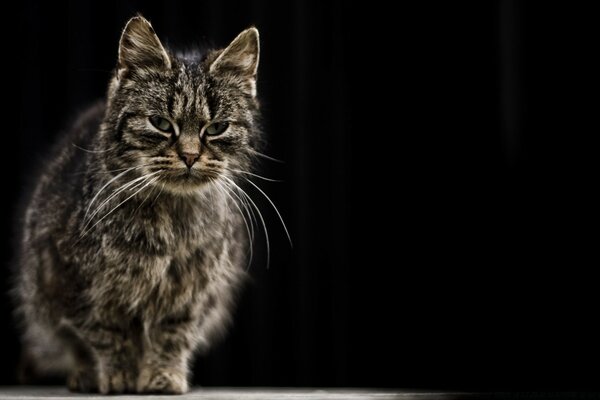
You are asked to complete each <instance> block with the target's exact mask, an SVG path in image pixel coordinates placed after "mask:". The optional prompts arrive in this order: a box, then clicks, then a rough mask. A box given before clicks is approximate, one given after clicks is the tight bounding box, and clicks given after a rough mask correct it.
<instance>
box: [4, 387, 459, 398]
mask: <svg viewBox="0 0 600 400" xmlns="http://www.w3.org/2000/svg"><path fill="white" fill-rule="evenodd" d="M142 397H144V398H146V397H148V398H153V399H171V400H275V399H309V400H367V399H368V400H371V399H373V400H413V399H414V400H438V399H442V400H450V399H459V398H465V397H463V396H462V395H461V394H459V393H455V394H450V393H446V394H442V393H428V392H420V393H419V392H417V393H415V392H406V391H389V390H381V391H379V390H361V389H355V390H348V389H314V390H311V389H293V388H291V389H279V388H278V389H266V388H248V389H243V388H235V389H228V388H195V389H194V390H192V391H191V392H190V393H187V394H185V395H182V396H136V395H126V396H109V397H106V396H100V395H80V394H74V393H69V392H68V391H67V390H66V389H64V388H61V387H0V399H7V400H29V399H31V400H34V399H36V400H39V399H52V400H56V399H60V398H68V399H103V400H106V399H109V400H110V399H119V400H121V399H123V400H125V399H129V400H133V399H135V400H139V399H140V398H142ZM466 397H467V398H468V397H469V396H466Z"/></svg>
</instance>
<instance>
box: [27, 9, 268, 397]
mask: <svg viewBox="0 0 600 400" xmlns="http://www.w3.org/2000/svg"><path fill="white" fill-rule="evenodd" d="M240 38H241V39H240ZM119 55H120V58H119V69H118V70H117V72H116V74H115V78H114V79H113V81H112V82H111V86H110V88H109V94H108V100H107V103H106V104H107V105H104V104H99V105H97V106H95V107H93V108H91V109H90V110H88V111H87V112H86V113H85V114H84V115H83V116H82V117H81V118H80V119H79V120H78V122H77V123H76V124H75V126H74V127H73V129H71V131H70V132H69V133H68V134H67V135H65V137H63V139H62V141H61V142H60V143H59V145H58V146H57V147H56V149H55V152H54V154H53V155H52V158H51V159H50V160H49V162H48V163H47V164H45V166H44V168H43V173H42V174H41V177H40V178H39V180H38V182H37V185H36V187H35V190H34V193H33V195H32V198H31V201H30V203H29V205H28V207H27V209H26V214H25V220H24V226H23V231H24V233H23V237H22V241H21V249H20V257H19V263H20V270H19V274H18V279H17V286H16V290H15V293H16V295H17V299H18V301H19V308H18V315H19V317H20V318H21V319H22V322H23V328H24V335H23V344H24V346H25V349H26V351H27V353H28V358H29V360H30V362H32V363H33V368H34V369H37V370H38V371H40V372H44V370H51V369H57V368H59V369H60V368H67V371H66V372H67V373H68V374H69V378H68V384H69V387H70V388H71V389H73V390H79V391H90V390H99V391H100V392H102V393H111V392H112V393H114V392H168V393H181V392H184V391H186V390H187V374H188V363H189V362H190V360H191V356H192V353H193V352H194V350H195V349H197V348H198V347H199V345H201V344H206V343H207V341H208V340H209V339H210V337H211V335H212V333H213V332H215V331H217V330H219V329H220V328H222V327H223V325H224V322H225V320H226V319H227V318H228V315H229V313H228V310H229V308H230V306H231V300H232V295H233V294H234V289H235V287H236V286H237V285H238V283H239V282H240V280H241V278H242V277H243V268H242V267H243V263H244V254H245V253H244V252H245V244H246V243H245V239H246V238H245V235H244V232H245V231H244V223H243V220H242V216H241V214H240V213H239V212H236V211H239V208H238V206H237V205H236V204H234V201H235V196H236V195H235V194H234V193H232V191H233V189H234V188H235V184H234V182H235V174H234V171H242V170H247V169H248V168H249V160H250V155H251V151H252V147H251V145H250V142H251V141H252V140H255V139H257V138H256V136H257V134H258V133H257V132H256V128H255V116H256V113H257V109H258V108H257V103H256V99H255V86H254V85H255V77H256V66H257V62H258V37H257V33H256V31H255V30H254V29H251V30H248V31H245V32H243V33H242V34H241V35H240V36H238V38H236V40H234V42H232V44H231V45H230V46H229V47H228V48H227V49H226V50H224V51H216V52H212V53H209V54H208V55H206V56H205V57H203V58H200V59H194V60H191V61H189V60H187V61H184V60H182V59H178V58H177V57H176V56H174V55H172V54H170V53H167V52H166V51H165V50H164V48H163V47H162V45H161V44H160V41H158V38H156V36H155V34H154V32H153V30H152V28H151V27H150V25H149V24H148V23H147V21H145V20H143V19H142V18H140V17H136V18H134V19H132V21H130V23H129V24H128V26H127V27H126V29H125V32H124V34H123V38H122V39H121V48H120V52H119ZM240 60H241V61H240ZM238 61H240V62H241V64H239V65H237V64H236V63H237V62H238ZM252 61H254V64H251V62H252ZM212 121H215V122H212ZM216 121H219V122H216ZM223 121H226V122H223ZM223 127H224V128H223ZM161 136H162V137H161Z"/></svg>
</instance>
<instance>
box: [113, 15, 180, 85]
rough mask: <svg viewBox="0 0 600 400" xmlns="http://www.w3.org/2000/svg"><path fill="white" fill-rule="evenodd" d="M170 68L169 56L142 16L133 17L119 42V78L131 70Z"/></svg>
mask: <svg viewBox="0 0 600 400" xmlns="http://www.w3.org/2000/svg"><path fill="white" fill-rule="evenodd" d="M141 68H145V69H149V68H150V69H153V68H161V69H162V68H164V69H168V68H171V59H170V58H169V54H167V51H166V50H165V48H164V47H163V45H162V44H161V43H160V40H159V39H158V36H156V33H154V29H152V25H150V22H148V21H147V20H146V19H145V18H144V17H142V16H136V17H133V18H131V19H130V20H129V22H127V25H125V29H124V30H123V34H122V35H121V41H120V42H119V64H118V73H119V77H120V76H121V75H122V74H123V72H125V71H127V70H133V69H141Z"/></svg>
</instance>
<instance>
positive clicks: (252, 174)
mask: <svg viewBox="0 0 600 400" xmlns="http://www.w3.org/2000/svg"><path fill="white" fill-rule="evenodd" d="M227 170H228V171H231V172H237V173H240V174H246V175H250V176H254V177H255V178H258V179H262V180H265V181H268V182H283V181H282V180H280V179H272V178H266V177H264V176H260V175H258V174H255V173H253V172H248V171H242V170H240V169H231V168H227Z"/></svg>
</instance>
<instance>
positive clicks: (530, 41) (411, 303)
mask: <svg viewBox="0 0 600 400" xmlns="http://www.w3.org/2000/svg"><path fill="white" fill-rule="evenodd" d="M391 3H392V2H364V1H363V2H348V1H341V0H337V1H336V0H324V1H305V0H297V1H290V2H287V1H279V0H252V1H247V2H240V3H236V2H232V1H218V2H217V1H214V2H205V1H190V2H179V1H166V0H165V1H145V2H141V1H136V2H122V1H113V2H108V1H102V2H80V1H73V2H65V3H62V4H59V3H58V2H42V1H39V2H38V1H33V0H24V1H22V2H20V5H19V6H17V7H16V8H17V9H18V10H19V12H18V13H17V14H14V15H10V14H8V13H5V15H4V20H5V23H4V24H3V30H4V32H3V36H2V42H3V49H2V53H3V54H2V59H1V61H0V62H2V64H3V69H4V71H5V72H3V73H2V78H3V79H2V81H3V89H4V90H3V102H4V104H5V105H4V106H3V110H2V111H3V115H2V130H1V132H2V133H1V135H2V139H1V140H2V149H3V151H2V157H1V160H2V168H1V173H2V183H3V190H2V197H3V203H2V204H3V206H2V214H1V221H0V227H1V231H0V235H1V236H0V237H1V238H2V246H1V248H0V249H1V261H2V275H1V278H2V279H1V281H0V282H1V284H2V291H3V292H6V290H7V288H8V286H9V283H8V264H9V261H10V258H11V255H12V247H11V240H12V239H13V234H12V232H13V228H12V225H13V220H14V217H15V211H14V210H15V209H16V208H17V207H16V205H17V203H18V201H19V200H18V199H19V196H20V193H21V192H22V190H23V186H24V182H25V181H26V178H27V177H28V176H29V174H30V171H31V165H33V164H35V162H36V160H39V159H40V157H41V156H42V155H43V154H44V153H45V152H46V150H47V149H48V146H49V145H50V143H51V142H53V141H54V140H55V138H56V137H57V135H58V134H59V132H60V130H61V129H64V127H65V126H67V123H68V121H69V120H70V119H72V118H73V116H74V115H75V112H76V111H77V110H80V109H82V108H84V107H85V106H86V104H89V103H90V102H92V101H93V100H94V99H97V98H99V97H101V96H103V94H104V91H105V86H106V83H107V81H108V79H109V76H110V70H111V69H112V67H113V66H114V64H115V60H116V51H117V42H118V38H119V34H120V30H121V29H122V27H123V25H124V23H125V22H126V20H127V19H128V18H129V17H130V16H132V15H134V14H135V13H136V12H138V11H139V12H141V13H143V15H145V16H146V17H147V18H149V19H150V20H151V21H152V22H153V24H154V27H155V28H156V31H157V32H158V34H159V36H161V37H163V38H168V42H169V43H171V44H181V45H190V44H194V43H205V42H207V41H208V42H212V43H214V44H217V45H225V44H227V43H228V42H229V41H230V40H231V39H232V38H233V37H235V35H236V34H237V33H238V32H239V31H241V30H242V29H244V28H246V27H248V26H249V25H256V26H257V27H258V28H259V29H260V32H261V45H262V53H261V66H260V80H259V91H260V95H261V99H262V103H263V109H264V114H265V129H266V132H267V133H268V141H269V145H268V148H267V150H266V152H267V153H268V154H269V155H271V156H273V157H276V158H279V159H281V160H284V161H285V162H284V163H276V162H269V161H265V162H263V164H262V165H261V172H262V174H264V175H266V176H269V177H273V178H279V179H282V180H283V181H284V182H283V183H266V182H259V183H260V184H261V186H262V187H263V188H264V189H265V191H266V192H267V193H269V195H270V196H271V197H272V198H273V200H274V202H275V203H276V204H277V205H278V206H279V208H280V210H281V213H282V214H283V216H284V218H285V220H286V221H287V223H288V226H289V228H290V232H291V235H292V237H293V240H294V247H293V249H290V247H289V246H288V245H287V243H286V239H285V236H284V233H283V231H282V229H281V227H280V226H279V225H278V223H277V220H276V218H275V214H274V212H273V211H272V210H270V209H269V207H268V204H267V203H266V202H265V201H260V205H261V207H262V208H263V210H265V214H266V216H267V223H268V226H269V231H270V233H271V239H272V242H271V245H272V246H271V248H272V254H271V266H270V268H269V269H267V268H266V266H265V251H264V241H261V240H259V241H258V242H257V243H256V252H257V253H258V256H257V257H256V258H255V262H254V263H253V265H252V268H251V275H252V277H253V280H252V282H251V284H249V285H248V286H247V287H246V290H245V291H244V292H243V295H242V296H241V298H240V301H239V307H238V309H237V312H236V314H235V323H234V325H233V327H232V328H231V329H230V332H229V334H228V335H227V337H226V338H225V339H224V340H223V341H222V342H221V343H220V344H219V345H218V346H216V347H214V349H213V350H212V351H211V352H210V353H209V354H207V355H206V356H204V357H202V358H200V359H199V360H198V362H197V364H196V367H195V377H194V379H195V382H196V383H200V384H203V385H261V386H268V385H276V386H296V385H310V386H376V387H423V388H440V389H441V388H456V389H573V390H574V389H590V388H594V387H595V388H598V386H599V383H598V380H597V377H598V376H600V373H599V371H598V365H599V364H598V356H600V352H599V348H598V337H599V335H598V334H599V331H598V328H597V327H594V323H595V322H597V319H598V309H597V305H598V289H597V287H598V285H597V282H598V280H597V279H594V278H592V275H591V273H592V270H593V269H597V266H598V260H597V256H596V255H595V254H594V253H595V251H592V250H593V247H594V248H597V233H596V232H597V224H595V223H593V222H592V221H593V220H592V213H591V212H590V211H591V210H592V209H593V207H591V204H592V203H593V197H592V194H593V192H594V189H595V186H597V178H596V176H597V175H596V172H595V170H594V169H593V168H592V165H593V161H594V160H595V158H596V155H595V154H596V152H597V147H595V146H593V145H592V143H591V140H590V138H591V137H592V136H593V135H596V134H597V129H596V130H595V131H594V130H593V129H591V128H588V127H587V126H586V125H585V124H583V122H582V119H583V118H584V117H585V115H588V114H589V113H590V111H592V108H591V106H589V105H587V106H586V104H591V103H587V101H586V94H587V92H588V91H589V89H588V86H589V83H588V81H587V77H588V76H591V75H586V71H585V70H586V68H587V65H588V61H589V60H590V58H591V56H592V55H593V54H594V52H596V53H597V45H596V44H591V43H589V42H590V41H591V39H590V38H591V37H592V35H591V28H592V26H594V23H593V21H590V19H591V16H592V15H593V13H591V12H590V10H585V9H583V8H580V7H579V6H576V5H574V4H573V3H569V4H570V5H569V6H568V7H567V6H566V3H565V4H550V3H549V2H541V3H537V5H533V4H532V3H526V2H519V1H508V0H507V1H478V2H471V3H465V2H442V1H440V2H418V3H417V4H414V3H412V2H394V3H398V4H394V7H395V8H392V6H391ZM9 22H10V23H9ZM590 94H592V93H590ZM596 97H597V96H596ZM594 111H595V110H594ZM254 195H255V197H256V198H257V199H258V197H259V196H258V195H257V193H254ZM592 246H593V247H592ZM10 310H11V305H10V303H9V301H8V300H7V299H5V300H3V301H2V302H0V312H1V318H2V321H4V322H3V325H2V339H3V340H2V342H1V343H2V349H1V352H2V356H1V362H0V370H1V374H0V383H4V384H8V383H14V382H15V377H14V370H15V364H16V361H17V358H18V351H19V345H18V340H17V336H16V332H15V327H14V324H13V323H12V322H11V319H10V313H11V311H10Z"/></svg>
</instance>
